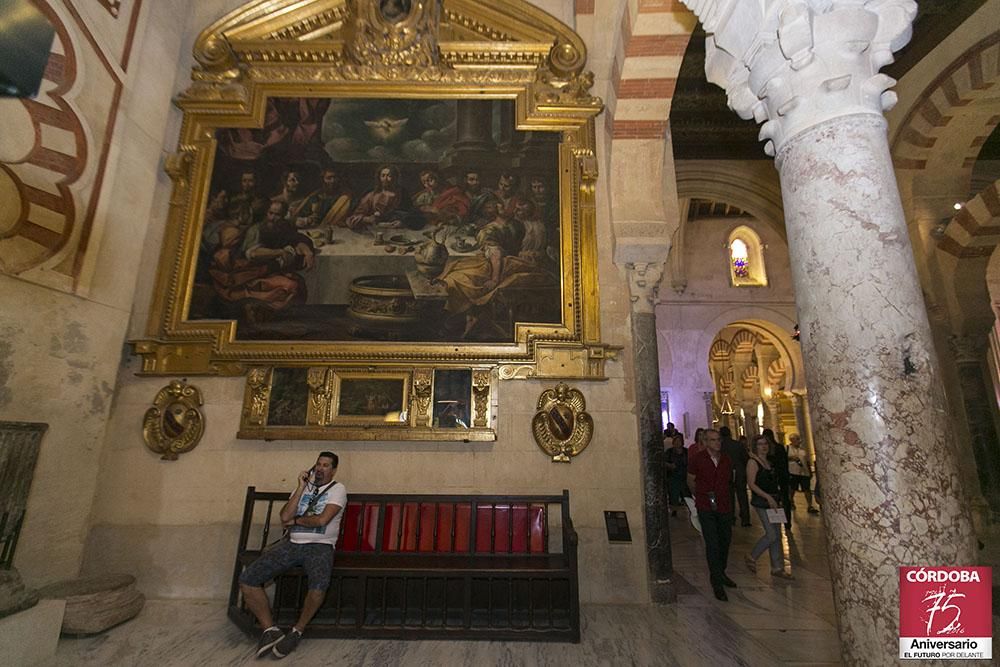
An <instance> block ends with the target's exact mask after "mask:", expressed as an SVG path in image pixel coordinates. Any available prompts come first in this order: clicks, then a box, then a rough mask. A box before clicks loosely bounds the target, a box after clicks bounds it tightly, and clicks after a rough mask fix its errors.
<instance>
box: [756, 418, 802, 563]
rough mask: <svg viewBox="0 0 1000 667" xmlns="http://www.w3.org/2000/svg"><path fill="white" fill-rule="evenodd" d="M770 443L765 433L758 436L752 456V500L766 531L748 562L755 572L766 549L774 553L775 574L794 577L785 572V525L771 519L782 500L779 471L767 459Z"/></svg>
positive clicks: (772, 554)
mask: <svg viewBox="0 0 1000 667" xmlns="http://www.w3.org/2000/svg"><path fill="white" fill-rule="evenodd" d="M770 446H771V443H770V442H768V439H767V438H766V437H764V436H763V435H759V436H757V437H756V438H754V440H753V448H752V450H751V452H750V460H749V461H748V462H747V484H748V485H749V486H750V491H751V493H752V495H751V497H750V504H751V505H752V506H753V508H754V509H755V510H756V512H757V516H758V517H760V522H761V524H763V526H764V535H763V536H761V538H760V539H759V540H757V544H755V545H754V547H753V551H751V552H750V555H749V556H747V557H746V563H747V567H748V568H750V571H751V572H756V571H757V559H758V558H760V555H761V554H762V553H764V551H768V552H769V554H770V557H771V576H772V577H780V578H782V579H792V575H790V574H787V573H786V572H785V559H784V555H783V554H782V551H781V529H780V528H779V526H778V524H776V523H771V522H770V521H768V519H767V510H769V509H778V508H779V507H780V506H781V504H780V503H779V502H778V497H779V496H778V479H777V473H776V471H775V467H774V466H772V465H771V462H770V461H768V459H767V453H768V450H769V449H770Z"/></svg>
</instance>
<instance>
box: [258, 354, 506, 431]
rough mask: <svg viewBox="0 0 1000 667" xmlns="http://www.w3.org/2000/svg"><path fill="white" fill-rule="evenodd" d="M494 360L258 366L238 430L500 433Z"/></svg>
mask: <svg viewBox="0 0 1000 667" xmlns="http://www.w3.org/2000/svg"><path fill="white" fill-rule="evenodd" d="M496 381H497V374H496V373H494V372H493V371H492V370H491V369H489V368H469V367H466V368H460V367H455V366H448V367H440V368H429V367H419V368H399V367H391V366H385V367H378V368H376V367H367V368H353V367H343V368H341V367H330V366H314V367H307V366H258V367H254V368H251V370H250V372H249V373H248V375H247V384H246V392H245V394H244V400H243V412H242V418H241V420H240V430H239V434H238V437H239V438H242V439H264V440H278V439H287V440H396V441H398V440H443V441H448V440H452V441H466V442H473V441H492V440H496V428H495V423H496V406H495V397H496V390H495V384H496Z"/></svg>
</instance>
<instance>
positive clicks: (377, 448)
mask: <svg viewBox="0 0 1000 667" xmlns="http://www.w3.org/2000/svg"><path fill="white" fill-rule="evenodd" d="M239 4H240V3H239V2H233V1H227V2H222V1H199V2H197V3H194V4H193V5H192V6H191V8H190V12H189V14H188V17H189V18H188V22H187V25H186V26H185V27H184V28H183V33H184V36H183V38H182V42H183V45H182V47H181V54H180V58H179V61H178V66H177V68H176V78H175V81H174V84H173V85H174V92H175V93H176V92H179V91H180V90H182V89H183V88H185V87H186V86H187V84H188V82H189V80H190V79H189V76H190V68H191V66H192V65H193V59H192V58H191V55H190V53H191V45H192V44H193V41H194V38H195V37H196V36H197V33H198V31H200V30H201V28H202V27H204V26H205V25H208V24H209V23H210V22H212V21H213V20H215V19H216V18H217V17H218V16H221V15H222V14H224V13H225V12H228V11H230V10H231V9H233V8H235V7H237V6H239ZM565 4H567V5H571V4H572V3H565ZM543 6H544V5H543ZM546 8H548V7H547V6H546ZM550 11H551V9H550ZM592 57H594V56H593V55H592ZM596 57H597V58H598V59H602V58H603V59H604V60H607V55H604V56H602V55H601V54H597V55H596ZM164 104H165V103H164ZM170 114H171V116H170V120H169V123H168V132H167V139H166V140H165V143H164V146H163V148H164V149H165V150H172V148H173V146H174V145H175V143H176V136H177V131H178V128H179V114H178V113H177V112H176V111H171V112H170ZM598 126H599V128H600V127H601V123H598ZM598 135H599V136H598V148H599V150H601V151H604V150H606V149H607V144H608V143H609V142H608V141H607V139H606V137H605V136H604V134H603V132H602V131H601V130H600V129H599V132H598ZM609 181H610V179H609V178H608V176H607V175H606V174H602V177H601V179H600V180H599V182H598V186H597V198H598V201H597V208H598V222H597V225H598V236H599V239H600V248H601V251H600V256H599V259H598V267H597V269H598V271H599V283H600V289H601V320H602V326H603V339H604V340H605V341H606V342H608V343H611V344H614V345H621V346H623V347H624V348H625V350H626V352H624V353H623V355H622V357H621V358H620V361H617V362H612V363H610V364H608V366H607V373H608V375H609V379H608V380H607V381H604V382H590V383H576V386H577V387H578V388H580V389H581V390H582V391H583V393H584V395H585V396H586V399H587V405H588V411H589V412H590V413H591V414H592V415H593V416H594V420H595V423H596V426H597V428H596V434H595V438H594V440H593V441H592V442H591V444H590V446H589V447H588V448H587V449H586V450H585V451H584V452H583V453H582V454H581V455H580V456H578V457H576V458H575V459H574V460H573V462H572V463H571V464H569V465H567V464H554V463H552V462H551V461H550V460H549V458H548V457H547V456H546V455H545V454H544V453H542V452H541V450H540V449H538V447H537V445H536V444H535V442H534V440H533V438H532V437H531V432H530V426H529V424H530V420H531V417H532V416H533V415H534V412H535V401H536V400H537V398H538V395H539V393H540V392H541V391H542V390H543V389H545V388H548V387H551V386H553V385H554V382H552V381H550V382H545V381H531V380H520V381H509V382H503V383H501V384H500V386H499V390H498V391H499V409H498V415H499V417H498V422H497V429H498V440H497V441H496V442H494V443H469V444H464V443H440V444H439V443H417V442H309V441H278V442H262V441H242V440H237V439H236V438H235V434H236V431H237V429H238V425H239V418H240V410H241V405H242V397H243V387H244V379H243V378H191V379H190V381H191V382H192V383H193V384H195V385H196V386H198V387H199V388H200V389H201V390H202V393H203V395H204V398H205V405H204V414H205V417H206V432H205V436H204V438H203V440H202V442H201V444H200V445H199V446H198V448H197V449H195V450H194V451H192V452H190V453H187V454H184V455H182V456H181V457H180V460H178V461H175V462H166V461H161V460H160V459H159V457H158V456H157V455H155V454H153V453H152V452H150V451H148V450H147V449H146V447H145V445H144V444H143V442H142V438H141V431H140V427H141V420H142V415H143V413H144V411H145V410H146V409H147V408H148V407H149V405H150V403H151V401H152V399H153V397H154V396H155V394H156V392H157V391H158V390H159V389H160V387H162V386H163V385H164V384H165V383H166V381H167V378H140V377H137V376H136V375H135V373H136V371H137V370H138V368H139V362H138V360H137V359H135V358H131V357H126V358H125V360H124V362H123V364H122V365H121V367H120V369H119V375H118V383H119V386H118V390H117V392H116V397H115V401H114V406H113V407H112V410H111V415H110V419H109V423H108V431H107V437H106V438H105V441H104V442H105V444H104V451H103V454H102V460H101V474H100V483H99V486H98V489H97V494H96V500H95V502H94V511H93V521H92V529H91V531H90V534H89V539H88V542H87V549H86V558H85V563H84V568H83V569H84V571H85V572H86V573H102V572H110V571H126V572H131V573H133V574H135V575H136V576H137V578H138V584H139V588H140V589H141V590H143V592H144V593H145V594H146V595H147V596H150V597H189V598H222V597H225V596H226V595H227V594H228V587H229V580H230V577H231V576H232V558H233V554H234V548H235V545H236V540H237V536H238V528H239V526H238V523H239V520H240V517H241V513H242V504H243V498H244V495H245V491H246V487H247V486H248V485H254V486H256V487H257V488H259V489H266V490H286V489H287V490H290V489H291V488H292V487H293V486H294V476H295V474H296V473H297V472H298V471H300V470H302V469H304V468H306V467H308V466H310V465H311V464H312V462H313V461H314V459H315V455H316V452H318V451H319V450H321V449H327V448H329V449H332V450H333V451H335V452H337V454H338V455H339V456H340V470H339V474H338V478H339V479H340V480H341V481H343V482H344V483H345V485H346V486H347V488H348V491H349V492H357V493H363V492H371V493H379V492H385V493H388V492H403V493H406V492H410V493H418V492H419V493H529V492H532V493H537V492H552V493H558V492H560V491H561V490H562V489H569V491H570V499H571V514H572V517H573V520H574V524H575V527H576V529H577V532H578V533H579V536H580V550H579V556H580V588H581V590H580V596H581V600H582V601H584V602H608V603H611V602H618V603H622V602H630V603H635V602H642V601H646V600H648V590H647V581H646V559H645V546H644V545H645V538H644V535H643V528H642V526H643V522H642V514H641V512H642V489H641V482H640V474H639V451H638V446H637V435H636V434H637V422H636V417H635V414H634V403H635V399H634V396H633V388H632V387H633V384H632V382H631V380H630V379H627V378H630V377H631V375H630V374H631V372H632V370H631V365H632V361H631V357H630V355H629V354H628V352H627V351H628V350H629V349H630V347H631V345H630V340H629V324H628V313H629V312H630V303H629V299H628V289H627V285H626V284H625V281H624V277H623V274H622V273H621V272H620V271H619V269H618V268H617V267H616V266H615V265H614V264H613V263H612V260H611V256H610V252H608V249H609V248H610V246H611V243H610V239H611V226H610V220H609V215H608V213H607V211H608V210H609V204H608V202H609V200H610V197H611V196H612V195H613V193H610V192H609V191H608V187H609ZM169 192H170V183H169V181H168V180H166V179H165V178H160V179H159V180H158V183H157V186H156V191H155V193H154V197H155V201H156V202H157V204H156V206H154V209H153V211H152V212H151V215H150V227H149V231H148V239H149V242H148V243H147V245H146V248H145V253H144V255H143V268H142V270H141V271H140V272H139V276H138V282H139V284H138V288H137V296H136V300H135V306H134V308H133V317H132V322H131V325H130V327H129V335H130V336H141V335H142V333H143V331H144V329H145V326H146V320H147V313H148V304H149V301H150V295H151V292H152V289H153V281H154V277H155V272H156V263H157V261H158V256H159V239H161V238H162V235H163V228H164V225H165V218H166V210H167V208H166V201H167V200H168V199H169ZM606 509H616V510H621V509H624V510H626V511H627V512H628V514H629V517H630V519H631V526H632V533H633V542H632V543H631V544H614V545H612V544H609V543H608V541H607V536H606V533H605V528H604V518H603V510H606Z"/></svg>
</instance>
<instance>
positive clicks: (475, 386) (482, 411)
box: [472, 369, 490, 427]
mask: <svg viewBox="0 0 1000 667" xmlns="http://www.w3.org/2000/svg"><path fill="white" fill-rule="evenodd" d="M472 398H473V401H474V402H475V406H476V414H475V418H474V425H475V426H477V427H485V426H486V425H487V419H488V417H489V415H488V412H489V400H490V371H489V370H488V369H478V370H474V371H472Z"/></svg>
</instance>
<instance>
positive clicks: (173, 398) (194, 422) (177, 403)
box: [142, 380, 205, 461]
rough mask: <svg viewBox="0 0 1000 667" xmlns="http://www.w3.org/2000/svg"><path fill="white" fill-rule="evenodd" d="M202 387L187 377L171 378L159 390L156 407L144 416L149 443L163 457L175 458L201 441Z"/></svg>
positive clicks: (147, 442)
mask: <svg viewBox="0 0 1000 667" xmlns="http://www.w3.org/2000/svg"><path fill="white" fill-rule="evenodd" d="M201 405H202V398H201V391H199V390H198V388H197V387H194V386H191V385H189V384H187V382H185V381H184V380H171V381H170V384H168V385H167V386H165V387H163V388H162V389H160V391H158V392H157V394H156V398H155V399H154V400H153V407H151V408H149V409H148V410H146V414H145V415H144V417H143V420H142V437H143V440H145V442H146V446H147V447H149V448H150V449H151V450H152V451H154V452H156V453H157V454H161V456H160V458H161V459H163V460H164V461H176V460H177V457H178V455H180V454H183V453H185V452H189V451H191V450H192V449H194V448H195V447H197V446H198V443H199V442H201V436H202V435H204V433H205V416H204V414H202V411H201Z"/></svg>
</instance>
